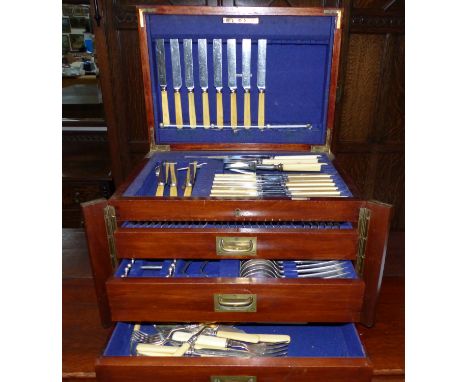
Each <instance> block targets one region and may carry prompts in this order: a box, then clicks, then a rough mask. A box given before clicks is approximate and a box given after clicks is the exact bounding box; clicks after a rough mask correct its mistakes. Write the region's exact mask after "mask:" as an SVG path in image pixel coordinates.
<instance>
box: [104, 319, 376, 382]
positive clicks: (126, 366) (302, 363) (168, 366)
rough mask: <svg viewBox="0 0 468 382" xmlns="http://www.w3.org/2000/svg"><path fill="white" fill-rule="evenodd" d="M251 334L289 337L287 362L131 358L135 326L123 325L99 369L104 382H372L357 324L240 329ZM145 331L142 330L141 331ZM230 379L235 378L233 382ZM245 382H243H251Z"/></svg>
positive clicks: (247, 327) (114, 335)
mask: <svg viewBox="0 0 468 382" xmlns="http://www.w3.org/2000/svg"><path fill="white" fill-rule="evenodd" d="M238 327H239V328H241V329H242V330H244V331H246V332H247V333H265V334H267V333H270V334H277V333H278V334H279V333H280V334H288V335H290V336H291V343H290V345H289V351H288V356H287V357H280V358H269V357H256V358H250V359H247V358H231V357H163V358H158V357H143V356H139V357H137V356H131V355H130V336H131V333H132V330H133V324H128V323H118V324H117V326H116V328H115V330H114V332H113V334H112V336H111V338H110V341H109V343H108V345H107V347H106V349H105V351H104V354H103V355H102V356H101V357H100V358H99V359H98V361H97V363H96V374H97V378H98V380H99V381H101V382H103V381H116V382H126V381H135V380H138V381H140V382H146V381H151V382H153V381H155V380H161V381H177V382H189V381H190V382H209V381H215V380H216V379H215V378H221V377H225V378H226V379H219V381H225V382H227V381H239V379H235V377H240V376H244V377H245V376H250V377H251V378H252V379H251V381H257V382H273V381H275V382H276V381H279V380H281V381H294V382H306V381H307V382H308V381H311V380H313V381H323V382H325V381H326V382H350V381H353V382H365V381H370V380H371V376H372V366H371V363H370V361H369V360H368V359H367V357H366V353H365V350H364V348H363V346H362V344H361V342H360V339H359V335H358V333H357V331H356V328H355V327H354V325H353V324H349V323H348V324H334V325H239V326H238ZM143 328H144V326H142V329H143ZM228 377H231V379H229V378H228ZM248 380H249V379H243V380H241V381H248Z"/></svg>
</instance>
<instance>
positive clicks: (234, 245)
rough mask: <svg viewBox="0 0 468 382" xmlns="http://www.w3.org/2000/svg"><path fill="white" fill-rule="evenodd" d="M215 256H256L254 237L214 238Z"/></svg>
mask: <svg viewBox="0 0 468 382" xmlns="http://www.w3.org/2000/svg"><path fill="white" fill-rule="evenodd" d="M216 254H217V255H218V256H256V255H257V238H256V237H246V236H241V237H232V236H216Z"/></svg>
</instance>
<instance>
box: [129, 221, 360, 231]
mask: <svg viewBox="0 0 468 382" xmlns="http://www.w3.org/2000/svg"><path fill="white" fill-rule="evenodd" d="M122 228H164V229H166V228H167V229H169V228H170V229H174V228H183V229H187V228H190V229H193V228H206V229H211V228H213V229H262V228H263V229H267V228H268V229H271V228H278V229H352V228H353V224H352V223H350V222H288V221H266V222H265V221H263V222H255V221H243V222H235V221H228V222H190V221H187V222H184V221H180V222H170V221H169V222H164V221H145V222H139V221H126V222H123V223H122Z"/></svg>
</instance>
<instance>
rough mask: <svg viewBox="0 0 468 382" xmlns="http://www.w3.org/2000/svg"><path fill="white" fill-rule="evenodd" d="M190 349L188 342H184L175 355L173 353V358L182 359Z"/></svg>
mask: <svg viewBox="0 0 468 382" xmlns="http://www.w3.org/2000/svg"><path fill="white" fill-rule="evenodd" d="M189 349H190V344H188V343H187V342H184V343H183V344H182V345H181V346H180V347H179V348H178V349H177V350H176V351H175V353H173V356H174V357H182V356H183V355H184V354H185V353H186V352H187V350H189Z"/></svg>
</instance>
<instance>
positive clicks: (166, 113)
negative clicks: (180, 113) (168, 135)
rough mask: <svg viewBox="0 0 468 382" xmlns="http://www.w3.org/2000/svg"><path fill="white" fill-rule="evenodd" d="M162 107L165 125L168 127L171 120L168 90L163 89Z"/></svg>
mask: <svg viewBox="0 0 468 382" xmlns="http://www.w3.org/2000/svg"><path fill="white" fill-rule="evenodd" d="M161 106H162V118H163V125H164V126H167V125H170V123H171V122H170V120H169V102H168V101H167V90H166V89H161Z"/></svg>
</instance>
